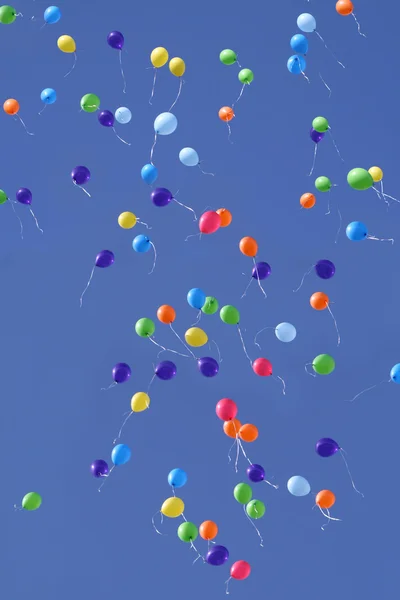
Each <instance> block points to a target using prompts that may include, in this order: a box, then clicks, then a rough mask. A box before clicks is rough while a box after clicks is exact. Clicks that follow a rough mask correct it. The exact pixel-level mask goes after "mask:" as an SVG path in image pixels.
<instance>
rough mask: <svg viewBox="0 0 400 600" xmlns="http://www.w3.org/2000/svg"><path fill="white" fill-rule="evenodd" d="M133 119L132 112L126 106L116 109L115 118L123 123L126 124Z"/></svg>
mask: <svg viewBox="0 0 400 600" xmlns="http://www.w3.org/2000/svg"><path fill="white" fill-rule="evenodd" d="M131 119H132V113H131V111H130V110H129V108H126V106H120V107H119V108H117V110H116V111H115V120H116V121H117V122H118V123H120V124H121V125H126V124H127V123H129V121H130V120H131Z"/></svg>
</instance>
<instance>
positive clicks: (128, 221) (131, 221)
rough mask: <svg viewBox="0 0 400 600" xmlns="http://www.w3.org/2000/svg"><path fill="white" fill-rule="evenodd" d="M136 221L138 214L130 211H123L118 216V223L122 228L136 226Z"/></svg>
mask: <svg viewBox="0 0 400 600" xmlns="http://www.w3.org/2000/svg"><path fill="white" fill-rule="evenodd" d="M136 223H137V218H136V215H134V214H133V213H131V212H129V211H126V212H123V213H121V214H120V215H119V217H118V225H119V226H120V227H122V229H132V227H135V225H136Z"/></svg>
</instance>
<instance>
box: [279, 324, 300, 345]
mask: <svg viewBox="0 0 400 600" xmlns="http://www.w3.org/2000/svg"><path fill="white" fill-rule="evenodd" d="M275 335H276V337H277V338H278V340H279V341H280V342H293V340H294V339H295V337H296V335H297V332H296V327H295V326H294V325H292V324H291V323H279V325H277V326H276V327H275Z"/></svg>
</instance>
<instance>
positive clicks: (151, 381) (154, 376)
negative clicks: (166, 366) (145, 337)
mask: <svg viewBox="0 0 400 600" xmlns="http://www.w3.org/2000/svg"><path fill="white" fill-rule="evenodd" d="M149 339H150V338H149ZM153 369H154V365H153ZM155 378H156V374H155V373H154V375H153V377H152V378H151V379H150V383H149V385H148V386H147V393H149V390H150V388H151V386H152V384H153V381H154V380H155Z"/></svg>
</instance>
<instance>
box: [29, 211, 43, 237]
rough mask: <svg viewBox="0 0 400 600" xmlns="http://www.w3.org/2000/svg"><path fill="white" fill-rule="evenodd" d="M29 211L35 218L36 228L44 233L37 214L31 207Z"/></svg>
mask: <svg viewBox="0 0 400 600" xmlns="http://www.w3.org/2000/svg"><path fill="white" fill-rule="evenodd" d="M29 212H30V213H31V215H32V217H33V220H34V221H35V225H36V228H37V229H39V231H40V233H43V229H41V227H40V225H39V221H38V220H37V216H36V215H35V213H34V212H33V210H32V209H31V208H30V209H29Z"/></svg>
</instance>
